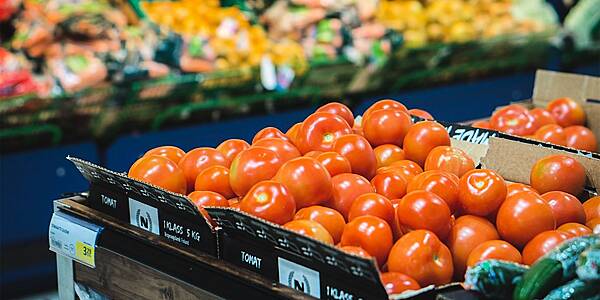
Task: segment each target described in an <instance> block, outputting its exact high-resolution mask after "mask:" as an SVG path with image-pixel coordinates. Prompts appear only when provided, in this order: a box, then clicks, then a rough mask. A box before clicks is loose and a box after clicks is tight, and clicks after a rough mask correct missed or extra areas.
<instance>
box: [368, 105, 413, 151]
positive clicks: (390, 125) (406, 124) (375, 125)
mask: <svg viewBox="0 0 600 300" xmlns="http://www.w3.org/2000/svg"><path fill="white" fill-rule="evenodd" d="M412 124H413V122H412V119H411V118H410V116H409V115H408V114H407V113H406V112H404V111H401V110H395V109H380V110H376V111H373V112H371V113H370V114H369V115H368V116H366V117H364V118H363V119H362V129H363V133H364V136H365V138H366V139H367V140H368V141H369V143H371V145H373V147H375V146H379V145H384V144H394V145H398V146H402V143H403V142H404V136H406V133H407V132H408V129H409V128H410V127H411V126H412Z"/></svg>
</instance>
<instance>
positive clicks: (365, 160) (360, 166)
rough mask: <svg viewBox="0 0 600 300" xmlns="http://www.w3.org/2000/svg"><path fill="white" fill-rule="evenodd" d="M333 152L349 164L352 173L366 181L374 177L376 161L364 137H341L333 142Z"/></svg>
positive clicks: (350, 135) (353, 135)
mask: <svg viewBox="0 0 600 300" xmlns="http://www.w3.org/2000/svg"><path fill="white" fill-rule="evenodd" d="M333 150H334V151H335V152H337V153H339V154H341V155H342V156H343V157H345V158H346V159H347V160H348V161H349V162H350V167H351V168H352V173H355V174H358V175H361V176H363V177H365V178H367V179H371V178H373V176H375V171H376V170H377V159H376V158H375V152H373V148H371V145H370V144H369V142H368V141H367V140H366V139H365V138H364V137H362V136H360V135H357V134H348V135H345V136H342V137H340V138H338V139H337V140H336V141H335V143H334V145H333Z"/></svg>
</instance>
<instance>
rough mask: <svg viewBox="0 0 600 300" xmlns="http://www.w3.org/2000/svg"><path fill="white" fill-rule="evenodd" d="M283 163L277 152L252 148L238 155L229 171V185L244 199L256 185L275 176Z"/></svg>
mask: <svg viewBox="0 0 600 300" xmlns="http://www.w3.org/2000/svg"><path fill="white" fill-rule="evenodd" d="M282 164H283V162H282V161H281V159H280V158H279V156H278V155H277V153H275V151H273V150H271V149H268V148H265V147H251V148H248V149H246V150H244V151H242V152H240V154H238V155H237V156H236V157H235V159H234V160H233V162H232V163H231V168H230V169H229V184H230V185H231V189H232V190H233V192H234V193H235V194H236V195H238V196H240V197H242V196H244V195H245V194H246V193H247V192H248V191H249V190H250V188H251V187H252V186H253V185H255V184H256V183H258V182H260V181H263V180H269V179H271V178H273V176H275V174H276V173H277V170H279V167H281V165H282Z"/></svg>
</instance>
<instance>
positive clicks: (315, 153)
mask: <svg viewBox="0 0 600 300" xmlns="http://www.w3.org/2000/svg"><path fill="white" fill-rule="evenodd" d="M323 153H325V152H323V151H309V152H306V153H304V156H305V157H312V158H317V157H319V155H321V154H323Z"/></svg>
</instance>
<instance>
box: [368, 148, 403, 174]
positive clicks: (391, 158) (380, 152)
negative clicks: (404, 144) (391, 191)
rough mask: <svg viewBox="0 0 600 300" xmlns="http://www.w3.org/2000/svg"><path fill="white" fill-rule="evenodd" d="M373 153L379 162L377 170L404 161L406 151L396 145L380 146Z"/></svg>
mask: <svg viewBox="0 0 600 300" xmlns="http://www.w3.org/2000/svg"><path fill="white" fill-rule="evenodd" d="M373 151H374V152H375V159H376V160H377V169H379V168H381V167H387V166H389V165H390V164H391V163H393V162H395V161H399V160H404V150H402V148H400V147H398V146H396V145H392V144H384V145H379V146H377V147H375V149H373Z"/></svg>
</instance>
